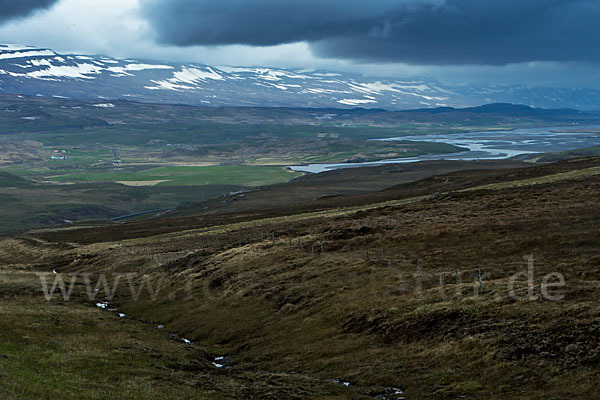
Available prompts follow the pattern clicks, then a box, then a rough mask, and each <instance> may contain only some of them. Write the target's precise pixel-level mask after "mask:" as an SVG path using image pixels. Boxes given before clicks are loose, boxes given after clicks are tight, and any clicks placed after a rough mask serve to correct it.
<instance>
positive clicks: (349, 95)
mask: <svg viewBox="0 0 600 400" xmlns="http://www.w3.org/2000/svg"><path fill="white" fill-rule="evenodd" d="M0 93H10V94H25V95H42V96H55V97H67V98H79V99H81V98H83V99H128V100H135V101H141V102H153V103H182V104H191V105H208V106H264V107H319V108H324V107H333V108H353V107H364V108H383V109H388V110H401V109H410V108H426V107H441V106H452V107H463V106H474V105H479V104H483V103H518V104H526V105H531V106H535V107H546V108H566V107H570V108H577V109H582V110H589V109H593V110H597V109H600V91H599V90H594V89H553V88H531V87H525V86H497V85H496V86H494V85H490V86H486V85H468V86H453V85H444V84H442V83H439V82H436V81H433V80H429V79H407V80H400V79H383V78H373V77H365V76H362V75H358V74H356V75H353V74H348V73H339V72H329V71H307V70H304V71H293V70H286V69H280V68H262V67H213V66H207V65H201V64H194V63H190V64H181V63H171V62H150V61H140V60H130V59H127V60H120V59H114V58H111V57H104V56H84V55H73V54H58V53H56V52H54V51H52V50H50V49H42V48H35V47H26V46H18V45H0Z"/></svg>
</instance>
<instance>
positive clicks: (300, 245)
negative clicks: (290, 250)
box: [298, 239, 302, 250]
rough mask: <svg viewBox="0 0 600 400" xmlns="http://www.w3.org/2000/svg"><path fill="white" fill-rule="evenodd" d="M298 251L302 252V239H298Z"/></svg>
mask: <svg viewBox="0 0 600 400" xmlns="http://www.w3.org/2000/svg"><path fill="white" fill-rule="evenodd" d="M298 249H299V250H302V239H298Z"/></svg>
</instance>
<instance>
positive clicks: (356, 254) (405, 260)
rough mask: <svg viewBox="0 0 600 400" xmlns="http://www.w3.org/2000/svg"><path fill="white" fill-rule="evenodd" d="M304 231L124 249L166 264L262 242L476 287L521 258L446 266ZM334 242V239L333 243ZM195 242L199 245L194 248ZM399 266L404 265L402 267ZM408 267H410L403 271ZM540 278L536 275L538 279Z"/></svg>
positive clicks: (403, 275) (405, 275)
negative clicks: (170, 248) (182, 245)
mask: <svg viewBox="0 0 600 400" xmlns="http://www.w3.org/2000/svg"><path fill="white" fill-rule="evenodd" d="M307 236H309V235H304V236H300V237H295V236H294V235H292V233H291V232H280V233H277V232H276V231H260V232H256V231H253V232H251V233H249V234H229V235H221V236H219V235H217V234H213V235H205V236H204V237H203V240H201V241H198V242H197V244H196V247H195V248H190V249H185V250H177V251H174V252H173V251H166V252H158V253H157V252H152V251H151V249H150V248H146V249H144V248H136V247H127V248H125V249H127V251H129V252H130V253H131V254H134V255H137V256H145V257H146V258H148V259H150V260H153V261H156V262H158V264H159V265H161V266H164V267H167V268H168V267H169V264H171V263H174V262H178V261H183V260H185V258H186V257H189V256H193V255H196V254H198V253H203V252H204V251H208V250H211V249H215V250H216V249H220V248H221V249H222V248H225V249H235V248H242V247H244V246H247V245H252V244H261V243H262V244H264V245H266V247H267V248H275V247H276V246H278V247H279V248H286V249H287V250H288V251H289V252H292V253H295V254H302V255H304V256H308V255H310V256H312V257H314V258H321V259H322V258H323V257H325V256H326V257H333V258H335V259H337V260H338V261H339V260H348V261H352V262H357V261H362V262H365V263H368V264H369V265H370V266H372V267H375V268H376V267H377V266H379V267H387V268H398V270H396V271H394V273H393V275H394V276H395V277H397V278H409V279H414V278H418V279H420V280H438V281H439V286H441V287H443V286H447V285H457V286H460V285H461V284H465V280H469V279H470V282H471V283H469V284H473V283H472V282H475V284H478V286H479V290H480V291H482V290H483V289H484V280H485V281H491V280H492V279H494V276H493V275H494V274H493V273H494V272H495V271H498V270H499V269H503V270H504V271H506V269H507V267H508V268H514V269H515V270H517V271H518V270H522V269H523V262H518V263H517V262H514V263H502V264H497V265H496V264H490V263H487V262H486V264H485V271H484V269H483V268H482V267H475V268H470V267H469V268H464V267H460V266H459V265H456V266H448V264H445V265H440V263H439V262H436V261H433V262H428V261H427V260H426V259H423V258H422V257H421V256H420V255H414V254H413V255H407V254H402V253H398V252H394V251H389V250H388V249H386V248H384V247H383V246H381V245H372V244H362V245H356V244H354V245H352V244H344V245H343V246H339V245H338V246H335V248H331V244H332V243H335V242H329V246H326V245H327V244H328V243H327V242H326V241H325V239H322V238H314V237H309V238H308V239H307ZM335 244H337V243H335ZM198 246H199V248H198ZM456 264H471V265H473V264H477V263H475V262H469V263H467V262H461V263H456ZM399 268H402V269H404V270H403V271H401V270H399ZM407 268H410V269H411V270H410V271H406V269H407ZM503 278H506V276H503V277H496V279H503ZM539 279H541V278H538V280H539Z"/></svg>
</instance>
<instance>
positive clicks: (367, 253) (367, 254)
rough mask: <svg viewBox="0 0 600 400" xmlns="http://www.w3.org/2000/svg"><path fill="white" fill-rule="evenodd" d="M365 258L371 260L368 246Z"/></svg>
mask: <svg viewBox="0 0 600 400" xmlns="http://www.w3.org/2000/svg"><path fill="white" fill-rule="evenodd" d="M365 258H366V259H367V260H368V259H369V246H367V247H366V249H365Z"/></svg>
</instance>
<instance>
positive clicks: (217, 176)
mask: <svg viewBox="0 0 600 400" xmlns="http://www.w3.org/2000/svg"><path fill="white" fill-rule="evenodd" d="M300 175H302V174H300V173H297V172H292V171H289V170H286V169H284V168H282V167H256V166H207V167H159V168H151V169H147V170H143V171H139V172H130V171H127V170H124V171H107V172H77V173H72V174H66V175H61V176H56V177H50V179H51V180H53V181H56V182H63V183H64V182H127V181H129V182H143V181H148V182H151V181H161V182H159V183H157V184H156V185H157V186H194V185H236V186H246V187H256V186H263V185H269V184H273V183H282V182H287V181H289V180H290V179H292V178H295V177H297V176H300Z"/></svg>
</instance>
